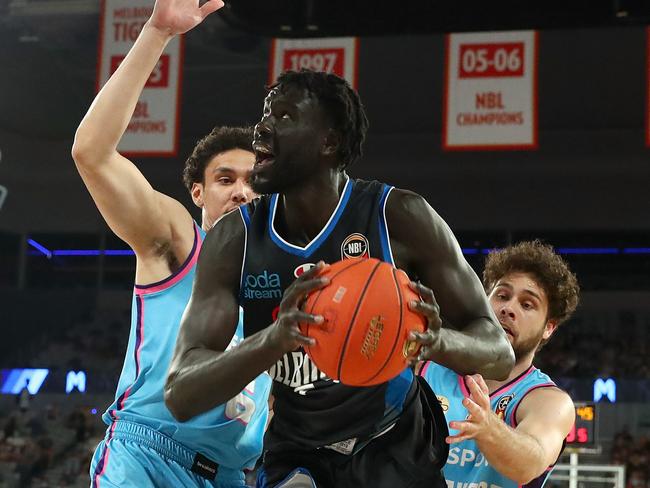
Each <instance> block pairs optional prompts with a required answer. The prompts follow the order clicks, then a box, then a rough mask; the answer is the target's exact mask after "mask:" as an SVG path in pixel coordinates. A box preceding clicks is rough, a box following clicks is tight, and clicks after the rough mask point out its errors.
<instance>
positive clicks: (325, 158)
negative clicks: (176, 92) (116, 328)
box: [166, 71, 514, 488]
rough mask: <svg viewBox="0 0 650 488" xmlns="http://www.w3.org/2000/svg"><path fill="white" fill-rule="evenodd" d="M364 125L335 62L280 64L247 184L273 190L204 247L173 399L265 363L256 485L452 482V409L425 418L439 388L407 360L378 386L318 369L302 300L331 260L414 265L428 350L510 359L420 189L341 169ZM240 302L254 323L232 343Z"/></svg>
mask: <svg viewBox="0 0 650 488" xmlns="http://www.w3.org/2000/svg"><path fill="white" fill-rule="evenodd" d="M367 126H368V122H367V118H366V115H365V111H364V109H363V106H362V104H361V101H360V99H359V96H358V94H357V93H356V92H355V91H353V90H352V89H351V88H350V86H349V85H348V84H347V82H345V81H344V80H342V79H341V78H339V77H337V76H335V75H331V74H324V73H315V72H310V71H304V72H300V73H295V72H289V73H286V74H283V75H282V76H280V78H279V79H278V82H277V84H275V85H274V86H273V87H272V88H271V89H270V91H269V93H268V96H267V97H266V100H265V103H264V113H263V116H262V119H261V121H260V122H259V123H258V124H257V126H256V130H255V139H254V145H253V147H254V149H255V153H256V163H255V167H254V169H253V172H252V175H251V187H252V188H253V189H254V190H255V191H256V192H258V193H261V194H265V195H266V196H264V197H263V198H261V199H260V200H259V201H256V202H253V203H251V204H249V205H246V206H244V207H240V208H239V211H238V212H233V213H231V214H229V215H226V216H225V217H224V218H223V219H221V220H220V221H219V222H218V223H217V225H216V226H215V228H214V229H213V230H212V231H211V232H210V234H208V237H207V238H206V243H205V246H204V251H203V253H202V254H201V258H200V265H199V266H198V269H197V275H196V281H195V285H194V289H193V292H192V298H191V300H190V303H189V305H188V309H187V310H186V313H185V315H184V318H183V323H182V326H181V332H180V334H179V339H178V343H177V348H176V351H175V354H174V359H173V361H172V365H171V368H170V374H169V377H168V380H167V385H166V400H167V405H168V406H169V407H170V409H171V411H172V412H173V413H174V415H175V416H176V418H178V419H180V420H183V421H186V420H188V419H190V418H192V417H194V416H196V415H199V414H200V413H202V412H204V411H205V410H208V409H210V408H213V407H214V406H215V405H219V404H221V403H223V402H225V401H227V400H228V398H230V397H231V396H232V395H233V394H235V393H236V392H237V391H239V390H240V389H241V387H242V386H244V385H246V384H247V383H248V382H249V381H250V380H251V379H252V378H255V377H256V376H257V375H258V374H260V372H262V371H265V370H267V369H268V370H270V373H271V376H272V377H273V378H274V379H275V383H274V387H273V394H274V396H275V404H274V417H273V419H272V421H271V424H270V426H269V430H268V431H267V434H266V442H265V457H264V467H263V469H262V471H261V473H260V476H259V477H258V485H259V486H295V485H293V484H292V483H293V481H292V480H293V479H297V478H307V479H308V480H309V486H311V485H312V484H313V483H314V482H315V484H316V486H318V487H319V488H327V487H337V488H345V487H352V486H353V487H355V488H358V487H361V486H364V487H365V486H372V487H376V488H381V487H391V488H393V487H396V486H399V487H420V486H421V487H431V486H440V485H443V484H444V480H443V478H442V476H441V473H440V468H441V467H442V463H444V459H445V457H446V452H445V449H446V445H445V444H444V436H446V425H445V422H444V417H443V416H442V412H441V411H439V414H440V422H439V423H437V422H436V420H435V419H434V418H432V415H433V412H434V411H433V410H432V408H431V407H432V406H436V404H437V402H436V401H435V398H433V399H432V401H430V399H429V398H431V396H430V397H429V398H427V393H428V392H430V390H428V387H427V388H423V387H422V386H420V384H419V382H417V381H414V375H413V373H412V371H411V369H409V368H407V369H405V370H404V371H403V373H402V374H400V375H399V376H398V377H396V378H395V379H393V380H392V381H390V382H388V383H384V384H382V385H379V386H375V387H366V388H352V387H347V386H344V385H342V384H339V383H338V382H335V381H332V380H330V379H328V378H327V377H325V376H324V375H323V374H322V373H321V372H320V371H318V369H317V368H316V366H315V365H314V364H312V363H311V361H310V359H309V357H308V356H307V355H306V354H305V353H304V351H303V349H302V348H301V346H304V345H306V344H313V343H314V340H313V338H310V337H305V336H303V335H301V334H300V331H299V328H298V323H299V322H302V323H312V324H319V325H321V324H323V317H321V316H312V315H309V314H307V313H305V312H303V311H302V310H301V308H300V306H301V303H302V301H303V300H304V297H305V295H306V294H307V293H308V292H310V291H313V290H315V289H318V288H319V287H322V286H324V285H326V284H327V282H328V281H327V278H325V277H320V276H319V273H320V272H321V271H322V270H323V269H324V266H325V265H324V264H323V262H333V261H337V260H340V259H359V258H364V257H368V256H372V257H377V258H379V259H382V260H384V261H388V262H390V263H394V264H395V265H396V266H398V267H400V268H402V269H404V270H405V271H407V272H408V273H409V275H410V276H412V277H413V278H414V279H415V278H418V279H419V280H421V282H422V283H423V284H424V285H426V287H425V286H424V285H415V284H413V286H414V288H415V289H416V290H417V291H418V292H419V293H420V295H421V296H422V297H423V299H422V300H421V301H417V302H413V303H411V304H410V306H411V307H412V309H414V310H416V311H419V312H420V313H421V314H422V315H424V316H425V317H426V318H427V320H428V325H429V329H428V331H427V332H426V333H422V334H414V335H413V336H412V339H413V340H416V341H418V342H419V343H421V344H422V345H423V350H422V354H423V356H424V357H426V358H431V359H434V360H436V361H439V362H440V363H442V364H444V365H446V366H448V367H450V368H453V369H454V370H457V371H459V372H461V373H476V372H480V373H482V374H484V375H486V376H487V377H490V378H501V379H502V378H505V377H506V376H507V375H508V373H509V371H510V369H511V367H512V364H513V362H514V356H513V354H512V349H511V347H510V345H509V343H508V341H507V339H506V337H505V333H504V332H503V329H502V328H501V327H499V325H498V322H497V320H496V317H495V316H494V315H493V313H492V311H491V309H490V307H489V304H488V302H487V300H486V297H485V294H484V293H483V291H482V289H481V286H480V282H479V280H478V278H477V276H476V275H475V274H474V272H473V271H472V269H471V268H470V266H469V265H468V264H467V262H466V261H465V259H464V258H463V255H462V252H461V250H460V248H459V246H458V244H457V242H456V240H455V238H454V236H453V234H452V233H451V231H450V229H449V227H447V225H446V224H445V222H444V221H443V220H442V219H441V218H440V216H438V214H437V213H436V212H435V211H434V210H433V209H432V208H431V207H430V206H429V205H428V204H427V202H426V201H425V200H424V199H423V198H422V197H420V196H419V195H416V194H414V193H412V192H409V191H404V190H397V189H394V188H392V187H390V186H388V185H384V184H382V183H378V182H367V181H361V180H353V179H351V178H350V177H348V175H347V174H346V171H345V170H346V168H347V167H348V165H350V164H351V163H353V162H354V161H355V160H356V159H357V158H358V157H359V156H360V155H361V147H362V143H363V141H364V139H365V135H366V130H367ZM351 244H354V245H351ZM314 264H315V266H314ZM310 266H311V267H312V268H311V269H310V270H309V271H306V272H304V271H305V270H306V269H308V268H309V267H310ZM301 273H302V274H301ZM296 276H300V277H299V278H297V279H295V277H296ZM294 279H295V281H294ZM427 287H430V288H431V289H433V290H434V291H435V294H436V295H435V298H434V294H433V292H432V291H431V290H430V289H429V288H427ZM240 303H241V305H242V307H243V308H244V314H245V318H246V319H245V323H244V331H245V335H246V339H245V340H244V341H243V342H242V343H241V344H240V345H239V347H238V348H236V349H232V350H230V351H225V349H226V347H227V345H228V337H230V336H231V335H232V333H233V325H232V323H233V321H234V320H235V318H236V316H237V313H238V312H237V310H238V306H239V304H240ZM439 310H442V313H443V314H444V317H445V326H444V327H441V324H442V319H441V317H440V313H439ZM224 351H225V352H224ZM430 403H432V404H433V405H431V406H430V405H429V404H430ZM438 408H439V406H438ZM312 479H313V480H315V481H313V480H312Z"/></svg>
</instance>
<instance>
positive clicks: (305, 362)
mask: <svg viewBox="0 0 650 488" xmlns="http://www.w3.org/2000/svg"><path fill="white" fill-rule="evenodd" d="M269 375H270V376H271V378H272V379H273V380H274V381H277V382H279V383H282V384H284V385H287V386H288V387H290V388H293V390H294V392H296V393H298V394H300V395H306V394H307V392H308V391H309V390H313V389H314V388H315V386H314V383H315V382H317V381H333V380H332V379H330V378H328V377H327V375H326V374H325V373H323V372H322V371H321V370H319V369H318V368H317V367H316V365H315V364H314V362H313V361H312V360H311V359H310V358H309V356H308V355H307V354H306V353H305V352H304V351H292V352H290V353H287V354H285V355H284V356H283V357H282V359H280V360H279V361H278V362H276V363H275V364H274V365H273V366H271V367H270V368H269ZM335 383H338V382H337V381H336V382H335Z"/></svg>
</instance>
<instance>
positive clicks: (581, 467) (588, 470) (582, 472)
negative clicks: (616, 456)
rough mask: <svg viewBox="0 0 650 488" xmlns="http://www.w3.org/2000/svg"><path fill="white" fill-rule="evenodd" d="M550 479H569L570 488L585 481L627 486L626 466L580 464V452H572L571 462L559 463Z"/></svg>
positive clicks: (621, 487)
mask: <svg viewBox="0 0 650 488" xmlns="http://www.w3.org/2000/svg"><path fill="white" fill-rule="evenodd" d="M549 480H555V481H568V482H569V488H578V487H579V486H585V483H589V484H591V483H611V484H612V485H614V488H625V466H614V465H606V464H580V463H579V462H578V454H577V453H572V454H571V456H570V461H569V464H557V465H555V469H553V472H552V473H551V476H550V477H549Z"/></svg>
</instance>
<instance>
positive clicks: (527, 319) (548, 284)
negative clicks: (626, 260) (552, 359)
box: [420, 241, 579, 488]
mask: <svg viewBox="0 0 650 488" xmlns="http://www.w3.org/2000/svg"><path fill="white" fill-rule="evenodd" d="M483 284H484V285H485V289H486V291H487V293H488V294H489V299H490V304H491V305H492V309H493V310H494V313H495V314H496V315H497V317H498V318H499V322H500V323H501V326H502V327H503V329H504V330H505V331H506V334H507V335H508V339H509V340H510V342H511V343H512V346H513V348H514V351H515V357H516V363H515V367H514V368H513V370H512V372H511V373H510V375H509V376H508V378H507V379H506V380H505V381H495V380H484V379H483V378H482V377H481V375H473V376H465V377H464V376H462V375H457V374H456V373H455V372H453V371H451V370H449V369H447V368H445V367H443V366H441V365H439V364H435V363H433V362H427V363H424V364H423V366H422V369H421V370H420V374H421V375H422V376H423V377H424V378H426V380H427V381H428V382H429V383H430V384H431V386H432V388H433V389H434V390H435V392H436V394H437V395H438V399H439V400H440V402H441V404H442V405H443V410H445V415H446V417H447V419H449V420H450V421H451V422H450V423H449V427H450V428H451V432H452V434H453V435H451V436H450V437H449V438H448V442H449V443H451V444H453V447H451V449H450V452H449V458H448V460H447V464H446V466H445V468H444V474H445V478H447V484H448V485H449V486H450V487H452V488H457V487H461V486H468V485H474V484H475V485H476V486H483V485H485V486H501V487H503V488H516V487H517V486H530V487H536V488H538V487H541V486H542V485H543V484H544V482H545V481H546V479H547V478H548V475H549V474H550V471H551V468H552V466H553V465H554V464H555V461H556V460H557V458H558V457H559V455H560V453H561V452H562V449H563V447H564V439H565V438H566V436H567V435H568V433H569V431H570V430H571V427H572V425H573V422H574V419H575V410H574V408H573V402H572V401H571V398H569V395H567V394H566V393H565V392H564V391H562V390H560V389H559V388H557V386H556V385H555V383H553V381H552V380H551V378H549V377H548V376H547V375H545V374H544V373H542V372H541V371H540V370H538V369H537V368H535V367H534V366H533V365H532V363H533V359H534V357H535V353H536V351H538V350H539V349H540V347H541V346H542V345H543V344H545V343H546V342H547V341H548V340H549V339H550V337H551V336H552V335H553V333H554V332H555V331H556V330H557V328H558V326H559V325H560V324H561V323H562V322H564V321H565V320H567V319H568V318H569V317H570V316H571V314H572V313H573V311H574V310H575V308H576V306H577V304H578V293H579V288H578V283H577V280H576V277H575V275H574V274H573V273H571V271H570V270H569V268H568V266H567V264H566V263H565V262H564V261H563V260H562V258H561V257H560V256H558V255H557V254H555V253H554V252H553V248H551V247H550V246H546V245H543V244H541V243H540V242H539V241H533V242H521V243H519V244H517V245H515V246H511V247H508V248H505V249H502V250H500V251H497V252H493V253H491V254H490V255H489V256H488V258H487V261H486V265H485V271H484V274H483ZM468 414H469V418H468Z"/></svg>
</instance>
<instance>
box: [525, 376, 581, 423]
mask: <svg viewBox="0 0 650 488" xmlns="http://www.w3.org/2000/svg"><path fill="white" fill-rule="evenodd" d="M542 374H543V373H542ZM544 376H546V375H544ZM538 410H544V411H555V412H562V411H566V410H573V400H572V399H571V397H570V396H569V394H568V393H567V392H566V391H564V390H563V389H561V388H559V387H558V386H557V385H555V384H554V383H542V384H539V385H536V386H532V387H531V388H530V389H529V390H528V391H527V392H526V394H525V395H524V396H523V398H522V399H521V401H520V405H519V411H520V412H522V413H525V412H527V411H538Z"/></svg>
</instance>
